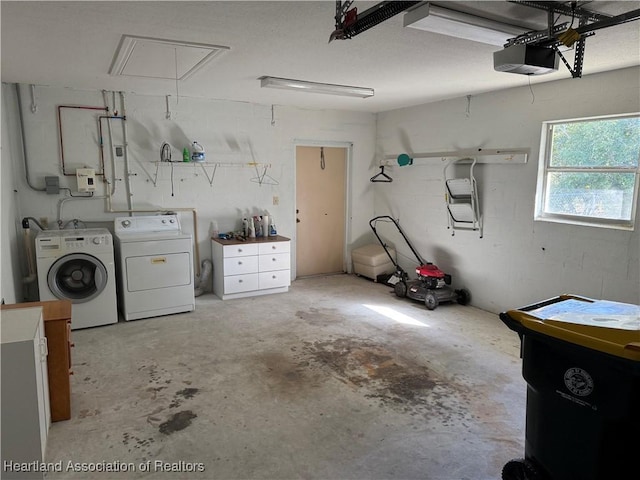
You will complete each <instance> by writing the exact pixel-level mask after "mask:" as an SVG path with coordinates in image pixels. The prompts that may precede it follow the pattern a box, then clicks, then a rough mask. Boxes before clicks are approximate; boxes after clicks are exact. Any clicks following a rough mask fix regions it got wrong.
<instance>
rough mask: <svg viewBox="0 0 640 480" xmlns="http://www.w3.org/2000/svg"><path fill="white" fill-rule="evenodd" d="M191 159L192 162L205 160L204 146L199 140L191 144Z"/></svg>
mask: <svg viewBox="0 0 640 480" xmlns="http://www.w3.org/2000/svg"><path fill="white" fill-rule="evenodd" d="M191 151H192V152H193V153H192V154H191V161H192V162H204V160H205V156H204V147H203V146H202V145H200V144H199V143H198V142H193V143H192V144H191Z"/></svg>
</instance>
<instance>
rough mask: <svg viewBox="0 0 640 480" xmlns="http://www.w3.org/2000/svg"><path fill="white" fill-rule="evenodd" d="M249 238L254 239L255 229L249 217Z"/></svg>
mask: <svg viewBox="0 0 640 480" xmlns="http://www.w3.org/2000/svg"><path fill="white" fill-rule="evenodd" d="M249 238H256V227H255V225H254V223H253V217H249Z"/></svg>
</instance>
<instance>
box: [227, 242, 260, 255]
mask: <svg viewBox="0 0 640 480" xmlns="http://www.w3.org/2000/svg"><path fill="white" fill-rule="evenodd" d="M222 255H223V256H224V258H228V257H244V256H247V255H258V245H256V244H254V245H225V246H224V247H222Z"/></svg>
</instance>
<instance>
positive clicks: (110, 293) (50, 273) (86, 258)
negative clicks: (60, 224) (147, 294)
mask: <svg viewBox="0 0 640 480" xmlns="http://www.w3.org/2000/svg"><path fill="white" fill-rule="evenodd" d="M35 243H36V266H37V270H38V289H39V291H40V300H41V301H46V300H70V301H71V302H72V308H71V328H72V329H73V330H75V329H79V328H87V327H95V326H98V325H108V324H111V323H116V322H117V321H118V306H117V297H116V270H115V264H114V249H113V238H112V236H111V233H109V230H107V229H106V228H87V229H82V230H46V231H43V232H40V233H39V234H38V235H37V237H36V242H35Z"/></svg>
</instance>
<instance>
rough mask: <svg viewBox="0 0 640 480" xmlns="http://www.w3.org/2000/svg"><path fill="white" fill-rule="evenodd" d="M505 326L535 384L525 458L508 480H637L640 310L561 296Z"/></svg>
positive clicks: (510, 467) (530, 386)
mask: <svg viewBox="0 0 640 480" xmlns="http://www.w3.org/2000/svg"><path fill="white" fill-rule="evenodd" d="M500 318H501V320H502V321H503V322H504V323H505V324H506V325H507V326H508V327H509V328H510V329H512V330H514V331H516V332H517V333H518V335H519V336H520V340H521V348H522V349H521V357H522V372H523V377H524V379H525V380H526V382H527V407H526V431H525V458H524V459H522V460H512V461H511V462H508V463H507V464H506V465H505V467H504V469H503V474H502V478H503V479H504V480H515V479H522V478H525V479H529V478H531V479H542V478H544V479H546V478H550V479H553V480H578V479H579V480H596V479H597V480H609V479H624V478H637V476H638V472H639V470H638V460H637V456H638V443H637V436H635V435H636V434H635V433H634V432H637V431H638V429H640V408H638V405H640V306H638V305H631V304H625V303H618V302H609V301H604V300H591V299H587V298H582V297H576V296H571V295H561V296H559V297H556V298H553V299H549V300H546V301H543V302H540V303H537V304H534V305H529V306H527V307H521V308H519V309H516V310H510V311H508V312H504V313H501V314H500Z"/></svg>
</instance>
